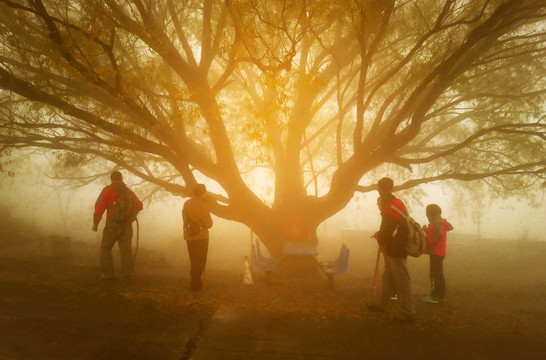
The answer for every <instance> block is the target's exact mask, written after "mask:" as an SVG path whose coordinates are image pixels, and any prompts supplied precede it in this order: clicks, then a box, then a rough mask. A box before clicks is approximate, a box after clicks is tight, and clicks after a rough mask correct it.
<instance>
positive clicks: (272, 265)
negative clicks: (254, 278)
mask: <svg viewBox="0 0 546 360" xmlns="http://www.w3.org/2000/svg"><path fill="white" fill-rule="evenodd" d="M252 245H253V246H252V265H253V267H254V269H256V270H260V271H264V272H265V282H266V283H267V284H269V283H270V279H271V273H272V272H273V271H277V260H275V259H272V258H269V257H266V256H263V255H262V251H261V249H260V239H256V244H252Z"/></svg>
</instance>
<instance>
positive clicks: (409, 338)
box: [0, 238, 546, 360]
mask: <svg viewBox="0 0 546 360" xmlns="http://www.w3.org/2000/svg"><path fill="white" fill-rule="evenodd" d="M13 239H14V238H12V240H11V241H3V242H2V248H0V294H2V295H1V296H0V359H2V360H4V359H181V360H182V359H432V358H442V359H543V358H545V357H546V343H545V342H544V339H546V302H545V301H544V299H545V298H546V286H545V285H546V266H545V265H544V262H543V256H544V254H545V253H546V252H545V250H546V243H541V242H525V243H522V242H519V243H516V242H489V243H482V244H470V245H469V244H459V245H457V244H452V247H451V249H452V252H453V255H452V258H451V259H450V260H451V263H450V266H449V267H448V269H447V270H449V271H447V273H448V285H450V287H449V290H450V292H449V299H448V301H447V302H446V303H443V304H428V303H423V302H421V301H420V300H419V298H420V296H422V295H426V291H427V289H426V281H423V280H422V278H423V277H426V274H425V273H426V261H425V259H420V261H421V264H420V265H419V266H417V265H415V267H414V269H413V270H412V276H413V277H414V278H415V281H414V294H415V299H416V303H417V311H418V319H417V320H416V321H415V322H413V323H399V322H397V321H395V320H393V318H392V315H393V312H394V310H395V307H396V301H393V304H392V305H393V306H392V308H391V309H389V311H387V313H385V314H376V313H371V312H369V311H367V309H366V306H365V305H366V303H367V302H369V301H371V300H372V291H371V287H370V283H371V275H372V274H369V273H366V274H363V273H360V272H359V271H349V272H348V273H347V274H344V275H342V276H339V277H338V278H336V280H335V289H334V290H331V289H328V287H327V286H326V285H327V281H326V279H325V277H324V276H323V275H322V274H320V273H319V274H317V276H306V277H297V276H293V277H290V276H287V275H286V274H281V273H279V274H274V275H273V278H272V280H273V281H272V284H270V285H267V284H265V282H264V281H263V274H260V273H256V274H255V275H256V276H255V280H256V283H255V284H254V285H244V284H243V283H242V281H241V279H242V276H241V275H242V274H241V273H242V270H241V267H237V268H233V269H232V270H231V271H229V270H225V269H223V270H215V269H214V267H212V266H211V269H209V270H208V271H207V278H206V287H205V289H204V291H202V292H200V293H192V292H190V291H189V290H188V287H189V286H188V280H187V276H185V274H180V273H177V272H176V271H173V272H172V274H165V273H163V274H157V273H151V272H146V271H145V269H142V266H143V265H144V264H146V263H147V257H151V255H147V253H146V252H145V251H143V252H142V253H141V254H140V255H139V256H141V258H140V264H141V269H140V271H137V273H136V276H135V279H134V280H133V281H131V282H129V283H121V282H119V281H116V280H114V281H106V280H102V279H100V278H99V276H98V274H99V272H98V269H97V267H96V264H94V261H95V255H96V251H97V249H94V248H92V247H90V246H88V245H82V244H80V245H78V244H73V246H72V250H71V251H72V253H71V254H70V256H66V254H64V256H54V255H55V254H50V256H37V252H33V251H34V250H32V251H30V250H29V249H31V247H27V248H26V250H25V251H22V252H17V251H13V249H14V248H18V245H17V244H16V245H14V243H17V241H19V242H20V241H21V240H17V241H15V240H13ZM90 249H91V250H92V251H90ZM8 250H10V251H8ZM29 251H30V252H29ZM84 253H85V254H89V253H92V254H93V256H91V257H89V259H88V260H89V261H82V259H83V258H84V255H82V254H84ZM457 254H458V255H457ZM485 254H487V256H485ZM57 255H58V254H57ZM148 260H149V261H151V260H150V259H148ZM356 260H357V259H355V258H353V262H352V263H351V265H352V266H353V268H356V269H358V266H357V265H356V264H355V263H354V261H356ZM149 261H148V262H149ZM455 264H456V266H455ZM410 265H411V264H410ZM419 279H420V280H419Z"/></svg>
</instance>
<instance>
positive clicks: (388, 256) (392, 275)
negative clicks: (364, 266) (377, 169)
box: [368, 178, 415, 321]
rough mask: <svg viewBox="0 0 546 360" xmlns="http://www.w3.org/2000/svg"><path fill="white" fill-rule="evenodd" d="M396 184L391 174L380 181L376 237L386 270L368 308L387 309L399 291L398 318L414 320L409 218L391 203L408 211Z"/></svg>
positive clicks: (375, 310)
mask: <svg viewBox="0 0 546 360" xmlns="http://www.w3.org/2000/svg"><path fill="white" fill-rule="evenodd" d="M393 188H394V182H393V180H392V179H390V178H383V179H381V180H379V181H378V183H377V190H378V192H379V196H380V204H381V225H380V227H379V231H378V232H377V234H376V236H375V237H376V239H377V242H378V243H379V246H380V248H381V252H382V253H383V257H384V260H385V270H384V272H383V278H382V282H381V292H380V294H379V298H378V299H375V301H374V303H372V304H369V305H368V309H369V310H370V311H374V312H383V311H385V307H386V306H387V304H388V303H389V301H390V299H391V296H392V295H393V293H395V292H396V294H397V295H398V298H399V300H400V301H399V304H400V308H399V310H398V312H397V313H396V314H395V319H397V320H401V321H413V320H414V319H415V306H414V304H413V298H412V291H411V279H410V276H409V272H408V268H407V264H406V258H407V253H406V245H407V241H408V228H407V224H406V222H405V219H403V218H402V217H401V216H400V214H398V213H397V212H396V211H395V210H393V209H392V208H391V206H394V207H396V208H398V209H399V210H400V211H401V212H403V213H407V211H406V207H405V205H404V203H403V202H402V201H401V200H400V199H398V198H396V197H395V196H394V195H393V194H392V192H393Z"/></svg>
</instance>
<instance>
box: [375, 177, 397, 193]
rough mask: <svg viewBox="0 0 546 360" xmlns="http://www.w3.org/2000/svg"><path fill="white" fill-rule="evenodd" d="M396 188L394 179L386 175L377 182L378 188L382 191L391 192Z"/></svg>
mask: <svg viewBox="0 0 546 360" xmlns="http://www.w3.org/2000/svg"><path fill="white" fill-rule="evenodd" d="M393 188H394V181H392V179H391V178H388V177H384V178H383V179H381V180H379V181H378V182H377V190H378V191H379V192H380V193H390V192H392V189H393Z"/></svg>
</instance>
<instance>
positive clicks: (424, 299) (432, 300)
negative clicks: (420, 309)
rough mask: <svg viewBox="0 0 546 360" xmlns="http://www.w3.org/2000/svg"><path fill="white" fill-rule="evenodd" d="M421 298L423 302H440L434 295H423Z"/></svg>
mask: <svg viewBox="0 0 546 360" xmlns="http://www.w3.org/2000/svg"><path fill="white" fill-rule="evenodd" d="M422 300H423V301H424V302H429V303H435V304H437V303H439V302H440V299H438V298H437V297H435V296H425V297H424V298H423V299H422Z"/></svg>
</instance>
